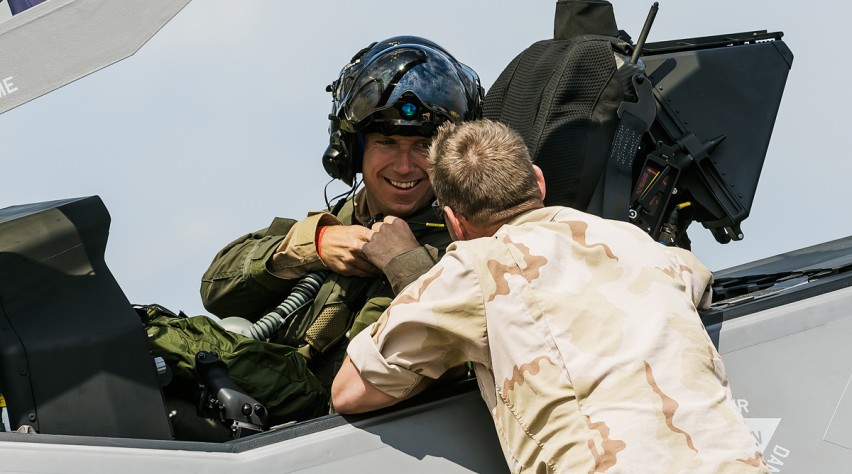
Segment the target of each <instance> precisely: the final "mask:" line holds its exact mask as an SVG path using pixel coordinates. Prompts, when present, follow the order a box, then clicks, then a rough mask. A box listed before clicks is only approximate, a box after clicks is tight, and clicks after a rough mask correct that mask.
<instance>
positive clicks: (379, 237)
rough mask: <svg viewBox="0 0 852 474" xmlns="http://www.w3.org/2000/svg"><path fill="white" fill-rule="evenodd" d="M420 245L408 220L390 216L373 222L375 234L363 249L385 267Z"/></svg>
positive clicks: (370, 259) (372, 259)
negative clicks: (395, 258)
mask: <svg viewBox="0 0 852 474" xmlns="http://www.w3.org/2000/svg"><path fill="white" fill-rule="evenodd" d="M419 246H420V244H419V243H418V242H417V239H416V238H415V237H414V234H413V233H412V232H411V228H410V227H408V223H407V222H405V221H404V220H402V219H399V218H397V217H393V216H388V217H385V219H384V221H383V222H376V223H375V224H373V235H372V237H370V240H369V241H368V242H367V243H365V244H364V247H363V248H362V249H361V251H362V252H363V253H364V255H365V256H366V257H367V259H368V260H369V261H370V262H371V263H372V264H373V265H375V266H376V267H377V268H384V267H385V265H387V264H388V262H390V261H391V259H392V258H394V257H396V256H398V255H401V254H403V253H405V252H408V251H409V250H412V249H415V248H417V247H419Z"/></svg>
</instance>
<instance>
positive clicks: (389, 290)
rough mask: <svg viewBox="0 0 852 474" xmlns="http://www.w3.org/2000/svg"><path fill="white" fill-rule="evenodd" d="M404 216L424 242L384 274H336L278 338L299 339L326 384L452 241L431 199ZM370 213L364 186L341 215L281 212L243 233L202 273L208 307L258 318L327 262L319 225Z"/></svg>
mask: <svg viewBox="0 0 852 474" xmlns="http://www.w3.org/2000/svg"><path fill="white" fill-rule="evenodd" d="M404 219H405V221H406V222H408V224H409V226H410V228H411V230H412V232H413V233H414V236H415V237H416V238H417V240H418V242H419V243H420V244H421V245H422V247H418V248H415V249H413V250H410V251H408V252H405V253H403V254H402V255H399V256H397V257H395V258H393V259H392V260H391V261H390V262H389V263H388V264H387V265H386V266H385V268H383V269H382V270H383V272H384V276H383V277H375V278H364V277H346V276H342V275H339V274H331V275H330V277H329V278H328V280H326V282H325V283H324V284H323V286H322V287H321V288H320V290H319V293H318V295H317V297H316V298H315V299H314V303H313V305H312V306H311V308H309V309H308V310H307V312H306V314H305V316H304V317H302V318H297V321H296V322H295V323H294V324H293V325H291V326H290V327H289V328H287V330H286V331H282V332H283V333H284V334H280V335H279V336H280V337H279V339H276V341H277V342H280V343H283V344H286V345H290V346H296V347H300V351H299V352H300V353H301V354H302V355H303V356H305V357H306V358H307V359H308V361H307V362H308V363H307V367H308V369H309V371H310V373H311V374H312V375H314V376H316V377H317V378H318V379H319V381H320V383H321V384H322V386H323V387H324V388H325V390H326V391H328V390H329V389H330V386H331V382H332V380H333V379H334V375H335V373H336V372H337V369H339V367H340V364H341V363H342V361H343V358H344V356H345V354H346V346H347V344H348V341H349V339H350V338H351V337H354V335H355V333H356V332H357V331H359V330H360V329H363V328H364V327H366V326H367V325H369V324H370V323H371V322H373V321H375V320H376V319H378V317H379V316H380V315H381V313H382V312H383V311H384V309H385V308H386V307H387V305H388V304H389V303H390V301H391V299H392V298H393V296H394V295H395V294H396V293H398V292H399V291H401V290H402V289H403V288H404V287H405V286H406V285H408V283H410V282H412V281H414V280H416V279H417V278H418V277H419V276H420V275H422V274H423V273H425V272H426V271H428V270H429V269H430V268H431V267H432V266H433V265H434V264H435V263H436V262H437V261H438V260H439V259H440V256H441V255H443V253H444V249H445V248H446V246H447V245H448V244H449V243H450V242H451V239H450V236H449V234H448V232H447V230H446V229H445V228H444V227H443V223H438V222H436V221H437V218H436V216H435V215H434V214H433V212H432V210H431V208H430V206H426V207H424V208H423V209H421V210H419V211H417V212H415V213H414V214H412V215H410V216H407V217H405V218H404ZM369 220H370V216H369V214H368V212H367V205H366V197H365V193H364V191H363V190H362V191H361V192H359V193H358V194H357V195H356V196H355V197H354V198H353V199H350V200H349V201H347V202H346V203H345V204H344V205H343V207H342V208H341V210H340V212H338V214H337V216H334V215H332V214H330V213H325V212H320V213H313V214H311V215H309V216H308V218H307V219H304V220H302V221H299V222H296V221H294V220H292V219H281V218H276V219H275V220H273V222H272V224H271V225H270V226H269V227H268V228H266V229H263V230H260V231H258V232H255V233H252V234H248V235H245V236H243V237H240V238H239V239H237V240H235V241H234V242H232V243H230V244H229V245H228V246H227V247H225V248H224V249H223V250H222V251H220V252H219V253H218V254H217V255H216V257H215V258H214V260H213V262H212V263H211V265H210V268H209V269H208V270H207V272H206V273H205V274H204V276H203V278H202V283H201V298H202V301H203V303H204V306H205V308H207V310H209V311H210V312H212V313H213V314H215V315H217V316H219V317H221V318H225V317H229V316H241V317H244V318H247V319H249V320H251V321H256V320H258V319H259V318H260V317H262V316H263V315H265V314H266V313H267V312H269V311H270V310H271V309H273V308H275V306H277V305H278V304H279V303H281V301H282V300H283V299H284V298H285V297H286V296H287V295H288V294H289V293H290V291H291V289H292V288H293V286H295V284H296V283H297V282H298V280H299V278H300V277H301V276H303V275H305V274H307V273H309V272H311V271H315V270H323V269H325V266H324V265H323V263H322V262H321V261H320V259H319V256H318V255H317V253H316V245H315V243H314V236H315V235H316V230H317V227H318V226H322V225H334V224H344V225H365V224H366V223H367V222H368V221H369ZM435 224H439V225H438V226H435ZM318 327H320V329H317V328H318Z"/></svg>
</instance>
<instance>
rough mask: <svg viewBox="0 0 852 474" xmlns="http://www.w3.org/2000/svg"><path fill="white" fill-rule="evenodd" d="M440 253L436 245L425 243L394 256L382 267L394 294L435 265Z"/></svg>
mask: <svg viewBox="0 0 852 474" xmlns="http://www.w3.org/2000/svg"><path fill="white" fill-rule="evenodd" d="M438 254H439V252H438V249H436V248H435V247H432V246H431V245H423V246H420V247H417V248H413V249H411V250H409V251H408V252H404V253H402V254H400V255H397V256H396V257H393V258H392V259H391V260H390V261H389V262H388V263H387V265H385V268H383V269H382V272H383V273H384V274H385V276H387V278H388V281H389V282H390V284H391V288H392V289H393V294H395V295H398V294H399V293H400V292H401V291H402V290H403V288H405V287H406V286H408V285H410V284H411V282H413V281H414V280H416V279H418V278H419V277H420V276H421V275H423V274H424V273H426V272H427V271H429V269H430V268H432V267H433V266H435V263H436V262H437V261H438V259H439V258H440V257H439V255H438Z"/></svg>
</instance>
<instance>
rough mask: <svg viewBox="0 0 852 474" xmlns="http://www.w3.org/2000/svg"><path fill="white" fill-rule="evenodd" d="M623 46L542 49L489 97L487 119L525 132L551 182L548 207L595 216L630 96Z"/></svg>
mask: <svg viewBox="0 0 852 474" xmlns="http://www.w3.org/2000/svg"><path fill="white" fill-rule="evenodd" d="M623 47H624V46H623V43H622V42H620V41H619V40H617V39H616V38H613V37H609V36H600V35H583V36H577V37H574V38H572V39H569V40H543V41H539V42H537V43H535V44H533V45H532V46H530V47H529V48H527V49H526V50H524V51H523V52H521V54H519V55H518V56H517V57H516V58H515V59H514V60H513V61H512V62H511V63H510V64H509V66H508V67H506V69H505V70H504V71H503V72H502V73H501V74H500V76H499V77H498V78H497V80H496V81H495V83H494V85H493V86H492V87H491V89H490V90H489V91H488V94H486V96H485V105H484V109H483V111H484V116H485V117H486V118H489V119H492V120H497V121H500V122H503V123H505V124H507V125H509V126H510V127H512V128H513V129H515V130H517V131H518V132H519V133H520V134H521V136H523V137H524V140H525V142H526V144H527V147H529V149H530V154H531V156H532V158H533V161H534V162H535V163H536V164H537V165H538V166H539V167H540V168H541V169H542V171H543V173H544V177H545V181H546V182H547V198H546V200H545V203H546V204H547V205H565V206H571V207H574V208H577V209H580V210H587V208H588V206H589V201H590V199H591V197H592V194H593V193H594V190H595V188H596V186H597V184H598V182H599V180H600V177H601V174H602V172H603V170H604V166H605V163H606V160H607V157H608V156H609V150H610V144H611V142H612V137H613V134H614V132H615V129H616V127H617V126H618V116H617V113H616V111H617V109H618V106H619V105H620V104H621V102H622V100H623V97H624V93H623V91H622V86H621V84H620V82H619V79H618V77H617V75H616V63H615V51H616V50H621V49H622V48H623Z"/></svg>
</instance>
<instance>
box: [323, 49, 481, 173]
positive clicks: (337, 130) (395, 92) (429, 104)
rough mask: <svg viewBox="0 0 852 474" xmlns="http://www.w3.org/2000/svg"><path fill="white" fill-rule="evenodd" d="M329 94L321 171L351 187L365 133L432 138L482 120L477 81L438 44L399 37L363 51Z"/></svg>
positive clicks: (356, 56) (470, 71)
mask: <svg viewBox="0 0 852 474" xmlns="http://www.w3.org/2000/svg"><path fill="white" fill-rule="evenodd" d="M328 90H329V91H330V92H331V93H332V98H333V100H334V103H333V106H332V110H331V114H330V115H329V119H330V120H331V125H330V126H329V142H330V143H329V147H328V149H327V150H326V152H325V154H324V155H323V166H324V167H325V170H326V171H327V172H328V174H329V175H331V176H332V177H333V178H338V179H341V180H343V181H344V182H346V183H348V184H352V181H353V179H354V176H355V173H358V172H360V171H361V158H362V157H361V151H362V150H361V148H362V140H363V139H362V137H361V135H362V134H364V133H371V132H377V133H382V134H385V135H420V136H425V137H429V136H432V135H433V134H434V133H435V131H436V130H437V128H438V127H439V126H440V125H441V124H442V123H444V122H446V121H448V120H449V121H452V122H461V121H464V120H472V119H475V118H479V117H481V115H482V96H483V91H482V87H481V86H480V83H479V76H477V74H476V73H475V72H474V71H473V69H471V68H469V67H468V66H466V65H464V64H462V63H460V62H458V61H456V59H455V58H453V56H452V55H450V54H449V53H448V52H447V51H446V50H445V49H443V48H441V47H440V46H438V45H437V44H435V43H433V42H431V41H429V40H427V39H424V38H419V37H416V36H397V37H394V38H390V39H386V40H384V41H381V42H378V43H374V44H372V45H370V46H369V47H367V48H365V49H363V50H361V51H360V52H359V53H358V54H356V55H355V57H354V58H352V61H351V62H350V63H349V64H347V65H346V66H345V67H344V68H343V69H342V70H341V72H340V76H339V77H338V79H337V80H336V81H334V82H333V83H332V84H331V85H330V86H329V87H328Z"/></svg>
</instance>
